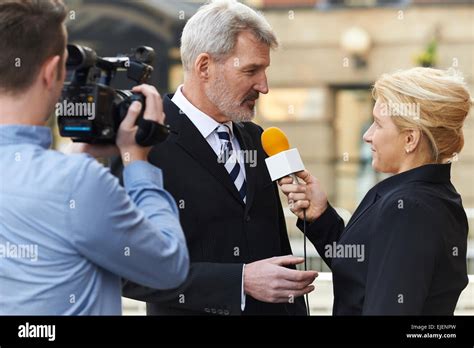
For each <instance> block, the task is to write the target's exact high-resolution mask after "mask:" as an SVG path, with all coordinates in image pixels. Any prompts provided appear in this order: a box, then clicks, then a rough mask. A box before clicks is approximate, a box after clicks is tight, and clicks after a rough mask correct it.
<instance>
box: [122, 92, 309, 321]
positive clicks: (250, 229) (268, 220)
mask: <svg viewBox="0 0 474 348" xmlns="http://www.w3.org/2000/svg"><path fill="white" fill-rule="evenodd" d="M170 98H171V96H165V98H164V111H165V114H166V122H167V123H168V124H169V126H170V129H171V134H170V136H169V137H168V139H167V140H166V141H165V142H164V143H162V144H159V145H158V146H155V147H154V148H153V149H152V151H151V152H150V156H149V161H150V162H151V163H152V164H154V165H156V166H158V167H159V168H161V169H162V170H163V176H164V186H165V189H166V190H168V191H169V192H170V193H171V194H172V195H173V197H174V198H175V199H176V203H177V205H178V207H179V208H180V220H181V225H182V227H183V230H184V233H185V235H186V240H187V245H188V249H189V253H190V258H191V268H190V274H189V277H188V279H187V281H186V282H185V284H184V285H183V286H182V287H180V288H179V289H176V290H174V291H158V290H154V289H149V288H145V287H142V286H139V285H137V284H133V283H130V282H127V283H126V284H125V286H124V290H123V293H124V296H127V297H130V298H134V299H137V300H141V301H146V302H147V303H148V304H147V312H148V314H158V315H169V314H193V315H196V314H222V315H228V314H231V315H236V314H237V315H239V314H241V286H242V266H243V264H244V263H250V262H253V261H257V260H261V259H265V258H269V257H273V256H279V255H287V254H291V253H292V252H291V248H290V243H289V241H288V235H287V231H286V225H285V219H284V216H283V211H282V207H281V203H280V199H279V195H278V188H277V186H276V184H275V183H273V182H272V181H271V180H270V176H269V174H268V171H267V168H266V165H265V161H264V159H265V157H266V155H265V153H264V151H263V149H262V146H261V141H260V135H261V133H262V129H261V128H260V127H259V126H257V125H255V124H253V123H250V122H246V123H241V124H234V130H235V134H236V136H237V138H238V140H239V143H240V146H241V148H242V150H250V151H256V154H257V159H256V166H254V167H252V166H250V163H246V164H245V171H246V180H247V204H244V203H243V201H242V199H241V198H240V196H239V194H238V192H237V189H236V188H235V185H234V183H233V182H232V181H231V179H230V176H229V173H228V172H227V171H226V169H225V168H224V165H223V164H222V163H218V161H217V156H216V154H215V152H214V151H213V150H212V148H211V147H210V146H209V144H208V143H207V141H206V139H204V138H203V137H202V135H201V133H200V132H199V131H198V129H197V128H196V127H195V126H194V125H193V123H192V122H191V121H190V120H189V119H188V117H187V116H186V115H184V114H182V113H181V112H180V110H179V109H178V107H177V106H176V105H175V104H174V103H173V102H172V101H171V100H170ZM243 314H250V315H252V314H259V315H260V314H261V315H294V314H296V315H305V314H306V308H305V304H304V301H303V298H302V297H300V298H297V299H295V301H294V303H288V304H269V303H263V302H260V301H257V300H255V299H253V298H252V297H250V296H248V295H247V299H246V307H245V311H244V313H243Z"/></svg>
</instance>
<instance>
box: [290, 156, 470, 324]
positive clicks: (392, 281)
mask: <svg viewBox="0 0 474 348" xmlns="http://www.w3.org/2000/svg"><path fill="white" fill-rule="evenodd" d="M450 170H451V164H434V165H425V166H421V167H418V168H415V169H412V170H409V171H407V172H404V173H401V174H398V175H394V176H392V177H390V178H388V179H386V180H384V181H382V182H380V183H379V184H377V185H376V186H375V187H373V188H372V189H371V190H370V191H369V192H368V193H367V195H366V196H365V198H364V199H363V201H362V202H361V204H360V205H359V207H358V208H357V210H356V211H355V213H354V215H352V218H351V219H350V221H349V222H348V224H347V227H345V228H344V222H343V221H342V219H341V218H340V217H339V216H338V215H337V213H336V212H335V210H334V209H333V208H332V207H329V208H328V209H327V210H326V211H325V212H324V213H323V214H322V215H321V216H320V217H319V218H318V219H317V220H316V221H314V222H313V223H312V224H310V225H309V226H307V235H308V238H309V239H310V240H311V242H312V243H313V244H314V245H315V246H316V249H317V250H318V252H319V254H320V255H321V256H322V257H323V259H324V260H325V262H326V263H327V264H328V265H329V267H330V268H331V270H332V272H333V281H334V308H333V314H335V315H361V314H363V315H452V314H453V312H454V309H455V307H456V303H457V300H458V298H459V295H460V293H461V291H462V290H463V289H464V288H465V287H466V285H467V283H468V278H467V269H466V249H467V233H468V224H467V218H466V214H465V212H464V208H463V206H462V202H461V197H460V196H459V194H458V193H457V192H456V190H455V188H454V187H453V185H452V184H451V182H450ZM298 226H299V227H300V228H302V222H301V221H298ZM334 243H336V245H337V246H336V248H334V245H335V244H334ZM357 246H359V250H361V249H362V248H361V246H364V258H363V261H361V260H362V257H360V254H359V255H357V253H354V251H355V250H357V249H356V248H357ZM334 249H337V250H334ZM333 251H336V254H334V253H333ZM338 251H339V252H340V253H339V254H337V252H338ZM355 254H356V255H355ZM358 260H359V261H358Z"/></svg>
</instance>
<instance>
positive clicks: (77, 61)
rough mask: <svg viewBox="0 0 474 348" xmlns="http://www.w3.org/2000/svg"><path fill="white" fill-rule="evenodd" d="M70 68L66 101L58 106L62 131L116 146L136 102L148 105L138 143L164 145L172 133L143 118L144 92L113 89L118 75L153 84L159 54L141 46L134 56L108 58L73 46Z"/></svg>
mask: <svg viewBox="0 0 474 348" xmlns="http://www.w3.org/2000/svg"><path fill="white" fill-rule="evenodd" d="M67 50H68V54H69V56H68V59H67V62H66V68H67V70H68V76H71V78H70V80H69V81H68V82H66V83H65V84H64V88H63V91H62V98H61V102H60V103H58V104H57V105H56V115H57V116H58V125H59V133H60V134H61V136H63V137H70V138H72V140H73V141H74V142H84V143H94V144H114V143H115V139H116V136H117V131H118V128H119V126H120V123H121V122H122V121H123V119H124V118H125V116H126V114H127V111H128V108H129V107H130V104H132V102H134V101H139V102H141V103H142V109H141V112H140V115H139V116H138V119H137V123H136V124H137V126H138V130H137V133H136V136H135V140H136V142H137V144H139V145H141V146H152V145H155V144H158V143H160V142H162V141H164V140H165V139H166V138H167V136H168V134H169V129H168V128H167V127H166V126H163V125H161V124H159V123H157V122H154V121H150V120H146V119H144V118H143V113H144V111H145V97H144V96H143V94H141V93H134V92H132V91H129V90H119V89H114V88H112V87H111V86H110V84H111V82H112V80H113V78H114V76H115V74H116V72H117V71H126V72H127V78H129V79H130V80H133V81H135V82H136V83H137V84H142V83H145V82H147V81H148V80H149V78H150V76H151V74H152V72H153V67H152V66H151V64H152V63H153V59H154V56H155V51H154V50H153V48H151V47H147V46H141V47H138V48H136V49H134V50H132V53H131V54H129V55H118V56H116V57H108V58H102V57H99V56H97V54H96V52H95V51H94V50H92V49H91V48H89V47H85V46H79V45H68V46H67Z"/></svg>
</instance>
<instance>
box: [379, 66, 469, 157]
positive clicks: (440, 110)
mask: <svg viewBox="0 0 474 348" xmlns="http://www.w3.org/2000/svg"><path fill="white" fill-rule="evenodd" d="M372 95H373V96H374V98H375V99H376V100H380V102H381V103H382V105H383V106H384V107H385V110H388V111H389V112H390V116H394V117H393V122H394V123H395V125H396V126H397V127H398V129H399V130H400V131H404V130H407V129H419V130H420V131H421V132H422V134H423V135H426V137H427V138H428V142H429V145H430V147H431V157H432V160H433V161H434V162H435V163H443V162H445V161H446V160H448V159H450V158H452V157H453V156H455V155H456V154H458V153H459V152H460V151H461V149H462V148H463V146H464V135H463V131H462V127H463V124H464V120H465V119H466V116H467V115H468V113H469V109H470V107H471V105H472V101H471V96H470V94H469V90H468V89H467V86H466V83H465V82H464V80H463V78H462V76H460V74H459V73H458V72H457V71H455V70H454V69H452V68H451V69H449V70H439V69H432V68H412V69H408V70H403V71H397V72H395V73H392V74H384V75H382V76H381V77H380V78H379V79H378V80H377V82H375V84H374V88H373V91H372Z"/></svg>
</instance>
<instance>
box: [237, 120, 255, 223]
mask: <svg viewBox="0 0 474 348" xmlns="http://www.w3.org/2000/svg"><path fill="white" fill-rule="evenodd" d="M233 128H234V133H235V135H236V137H237V139H238V141H239V144H240V148H241V149H242V150H245V151H246V152H247V153H246V157H244V159H246V160H245V180H246V181H247V199H246V205H245V213H246V214H247V213H248V211H249V210H250V208H251V206H252V203H253V200H254V197H255V189H256V183H257V163H256V162H255V165H254V166H253V167H252V166H251V163H250V162H251V161H250V157H249V156H250V151H255V153H256V152H257V148H256V146H255V144H254V142H253V140H252V138H251V137H250V135H249V134H248V132H247V131H246V130H245V128H244V126H243V125H242V124H237V123H234V127H233ZM257 160H258V159H257V158H256V157H255V161H257Z"/></svg>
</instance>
